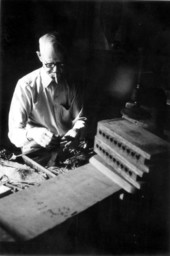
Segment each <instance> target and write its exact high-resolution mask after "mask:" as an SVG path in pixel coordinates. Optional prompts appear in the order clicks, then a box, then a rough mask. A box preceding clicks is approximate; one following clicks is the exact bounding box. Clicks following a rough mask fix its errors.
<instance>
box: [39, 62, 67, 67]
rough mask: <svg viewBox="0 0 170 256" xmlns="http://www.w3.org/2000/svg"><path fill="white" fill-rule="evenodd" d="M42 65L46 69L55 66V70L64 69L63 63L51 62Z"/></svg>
mask: <svg viewBox="0 0 170 256" xmlns="http://www.w3.org/2000/svg"><path fill="white" fill-rule="evenodd" d="M44 65H45V66H46V68H50V69H51V68H54V67H55V66H57V68H64V63H62V62H51V63H44Z"/></svg>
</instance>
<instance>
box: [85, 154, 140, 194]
mask: <svg viewBox="0 0 170 256" xmlns="http://www.w3.org/2000/svg"><path fill="white" fill-rule="evenodd" d="M90 163H91V164H92V165H94V166H95V167H96V168H97V169H98V170H99V171H100V172H102V173H103V174H104V175H106V176H107V177H108V178H109V179H110V180H112V181H113V182H115V183H116V184H118V185H119V186H120V187H122V188H123V189H124V190H126V191H127V192H129V193H133V192H134V191H135V188H134V184H131V183H130V182H129V181H128V180H126V179H125V177H123V176H121V174H119V173H117V171H116V170H114V169H113V168H111V167H110V166H109V165H108V164H107V163H106V162H105V161H103V159H102V158H101V157H100V156H98V155H95V156H93V157H91V158H90ZM135 185H136V184H135ZM136 187H138V188H140V184H139V185H138V186H136Z"/></svg>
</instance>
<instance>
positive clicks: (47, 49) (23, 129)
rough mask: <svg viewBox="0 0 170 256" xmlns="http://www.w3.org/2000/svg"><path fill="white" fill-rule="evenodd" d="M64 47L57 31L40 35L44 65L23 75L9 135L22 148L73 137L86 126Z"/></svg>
mask: <svg viewBox="0 0 170 256" xmlns="http://www.w3.org/2000/svg"><path fill="white" fill-rule="evenodd" d="M64 52H65V51H64V48H63V45H62V44H61V40H60V38H59V35H58V34H57V33H48V34H45V35H44V36H42V37H41V38H40V39H39V51H37V55H38V58H39V60H40V62H41V63H42V67H41V68H39V69H37V70H35V71H33V72H31V73H29V74H28V75H26V76H24V77H22V78H21V79H20V80H19V81H18V83H17V85H16V88H15V91H14V95H13V98H12V102H11V106H10V111H9V133H8V136H9V139H10V140H11V142H12V143H13V144H15V146H16V147H21V148H23V147H24V146H25V145H27V143H28V142H29V141H34V142H35V143H37V144H38V145H40V146H41V147H44V148H50V147H51V146H53V145H54V144H55V142H56V141H57V138H60V140H63V141H64V139H65V138H67V142H68V141H70V142H71V141H74V139H76V138H77V137H78V135H79V134H80V131H82V130H83V128H84V127H85V121H86V118H85V117H83V116H82V113H83V108H82V104H81V100H80V98H81V95H78V90H77V89H76V88H75V86H74V87H73V86H72V85H71V86H70V85H68V83H67V81H66V78H65V77H64Z"/></svg>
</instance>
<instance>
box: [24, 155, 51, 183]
mask: <svg viewBox="0 0 170 256" xmlns="http://www.w3.org/2000/svg"><path fill="white" fill-rule="evenodd" d="M22 157H23V159H24V161H25V163H26V164H28V165H29V166H31V167H32V168H34V169H36V170H37V171H39V172H43V173H45V174H47V175H48V177H50V178H54V177H56V175H55V174H53V173H52V172H50V171H49V170H48V169H46V168H44V167H43V166H42V165H40V164H39V163H37V162H35V161H34V160H32V159H31V158H30V157H28V156H25V155H23V156H22Z"/></svg>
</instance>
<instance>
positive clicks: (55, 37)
mask: <svg viewBox="0 0 170 256" xmlns="http://www.w3.org/2000/svg"><path fill="white" fill-rule="evenodd" d="M39 53H40V55H41V56H42V57H46V56H48V57H51V58H57V56H58V57H59V58H61V57H62V58H63V57H64V47H63V45H62V43H61V38H60V36H59V34H58V33H57V32H54V33H48V34H45V35H43V36H42V37H40V39H39Z"/></svg>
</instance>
